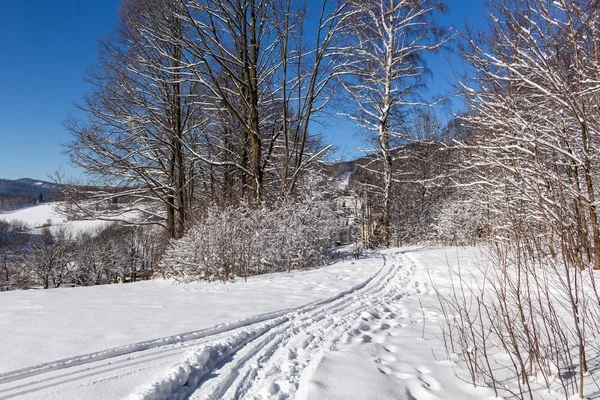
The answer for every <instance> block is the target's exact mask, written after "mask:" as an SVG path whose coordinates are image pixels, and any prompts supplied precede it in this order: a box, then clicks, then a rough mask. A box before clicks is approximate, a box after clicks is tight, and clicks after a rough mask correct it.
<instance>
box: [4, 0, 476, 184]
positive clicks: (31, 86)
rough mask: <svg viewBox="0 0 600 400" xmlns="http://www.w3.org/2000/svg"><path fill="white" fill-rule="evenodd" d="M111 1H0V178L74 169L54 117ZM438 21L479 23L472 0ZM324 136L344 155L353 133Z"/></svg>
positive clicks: (108, 25)
mask: <svg viewBox="0 0 600 400" xmlns="http://www.w3.org/2000/svg"><path fill="white" fill-rule="evenodd" d="M118 3H119V1H118V0H28V1H4V0H3V1H0V18H1V20H0V21H1V22H0V178H8V179H17V178H23V177H29V178H34V179H47V177H48V175H50V174H52V173H53V172H54V171H56V170H57V169H58V168H59V167H62V169H63V171H64V172H66V174H67V175H68V176H73V177H75V178H80V177H81V171H79V170H75V169H73V168H72V167H71V166H70V165H69V164H68V158H67V156H66V155H64V154H63V153H62V151H63V148H62V146H61V144H62V143H65V142H67V141H68V140H69V135H68V134H67V132H66V130H65V129H64V127H63V126H62V121H63V120H64V118H65V117H66V116H67V115H68V114H69V113H71V112H73V111H74V110H75V107H74V105H73V103H74V102H79V101H80V99H81V98H82V95H83V94H84V93H85V92H86V91H87V89H88V88H87V86H86V84H85V82H84V80H83V76H84V75H85V72H86V70H87V69H88V68H89V67H90V66H91V65H93V64H94V63H95V62H96V60H97V56H96V55H97V42H98V39H99V38H100V37H102V36H107V35H109V34H110V32H111V30H112V29H113V28H114V26H115V24H116V19H117V8H118ZM447 4H448V5H449V7H450V13H449V14H448V15H446V16H444V17H443V18H442V19H441V21H440V22H441V23H442V24H445V25H455V26H457V27H458V28H462V27H463V26H464V23H465V22H467V23H469V24H475V25H480V24H481V23H482V13H483V8H482V6H481V3H480V0H448V1H447ZM429 67H430V69H431V70H432V72H433V74H434V77H433V80H432V81H431V82H430V87H431V89H430V91H429V95H432V96H433V95H435V94H438V93H440V94H441V93H444V92H447V91H448V90H449V85H448V84H447V82H446V81H447V79H451V78H452V73H451V72H450V66H449V65H448V63H447V61H446V57H445V56H442V55H440V56H435V57H433V58H432V59H431V60H430V61H429ZM323 131H324V133H325V138H326V139H328V140H329V141H331V142H332V143H334V144H335V145H337V146H338V148H339V150H340V152H341V153H342V154H346V155H353V154H356V146H357V145H358V139H357V138H356V137H355V129H354V128H353V126H352V124H350V123H347V122H339V123H331V124H329V126H327V127H326V128H323Z"/></svg>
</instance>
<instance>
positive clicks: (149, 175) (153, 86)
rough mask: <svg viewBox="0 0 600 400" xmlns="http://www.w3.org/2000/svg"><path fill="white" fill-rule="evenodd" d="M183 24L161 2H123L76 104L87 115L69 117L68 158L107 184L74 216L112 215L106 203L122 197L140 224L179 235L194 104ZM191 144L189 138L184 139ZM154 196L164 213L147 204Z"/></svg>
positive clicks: (188, 185)
mask: <svg viewBox="0 0 600 400" xmlns="http://www.w3.org/2000/svg"><path fill="white" fill-rule="evenodd" d="M183 29H184V28H183V23H182V21H181V20H180V19H179V18H178V16H177V15H176V13H175V12H174V7H173V5H172V3H171V2H169V1H165V0H127V1H124V2H122V4H121V9H120V26H119V29H118V31H117V32H116V33H115V35H114V37H112V38H111V39H110V40H105V41H103V42H102V43H101V51H100V65H99V67H98V68H96V69H95V70H93V71H92V72H91V73H90V74H89V81H90V83H91V84H92V86H93V88H94V91H93V93H92V94H91V95H89V96H87V97H86V98H85V102H84V104H83V105H82V106H81V107H80V108H81V109H82V110H83V111H84V113H85V115H86V117H87V119H88V121H87V122H86V123H84V122H81V121H79V120H77V119H75V118H70V119H69V120H67V122H66V126H67V128H68V129H69V130H70V132H71V133H72V136H73V141H72V143H70V145H69V151H70V154H71V160H72V161H73V163H74V164H76V165H79V166H80V167H82V168H84V169H85V170H86V171H87V173H88V174H90V175H91V176H92V178H93V179H94V180H95V181H96V182H99V183H101V184H103V185H105V186H106V187H111V188H118V189H117V190H100V191H95V192H93V193H88V196H87V198H86V200H87V201H85V202H77V203H74V205H75V207H73V208H71V210H69V211H70V212H71V213H73V214H75V215H76V216H77V217H90V218H99V217H100V218H109V219H113V220H114V219H117V218H118V217H119V216H120V214H119V211H120V210H116V211H115V210H114V209H113V208H111V207H108V205H110V204H112V203H118V200H119V199H123V198H126V199H128V202H129V208H130V209H131V208H135V209H137V210H138V211H139V212H140V213H141V214H142V215H144V217H145V218H144V222H145V223H160V224H163V225H164V226H165V228H166V229H167V230H168V231H169V233H170V235H171V236H172V237H179V236H181V235H182V233H183V230H184V227H185V223H186V220H187V218H188V217H189V215H188V214H189V209H190V201H191V198H190V193H191V192H192V191H193V187H192V186H193V183H194V181H193V179H192V177H191V176H190V170H192V168H193V166H192V165H190V163H191V161H190V160H189V158H188V157H187V156H186V148H185V146H184V143H188V146H191V147H192V148H193V146H194V145H195V144H194V143H193V139H194V138H195V130H196V129H197V127H198V121H201V120H202V119H201V118H200V117H198V109H197V106H195V105H193V104H192V103H191V102H190V101H189V98H190V92H191V88H190V85H189V84H188V83H186V80H185V79H184V76H185V70H184V65H183V62H182V60H183V58H184V56H183V53H184V49H182V47H181V43H180V41H178V40H177V39H178V38H180V37H181V36H182V35H183ZM190 142H191V144H190ZM148 200H152V201H157V202H159V203H160V204H162V206H163V210H164V211H162V212H161V211H160V210H157V209H155V208H153V207H152V205H151V204H150V205H149V204H147V201H148Z"/></svg>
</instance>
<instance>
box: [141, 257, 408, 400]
mask: <svg viewBox="0 0 600 400" xmlns="http://www.w3.org/2000/svg"><path fill="white" fill-rule="evenodd" d="M388 257H391V260H389V261H388V260H385V256H384V261H385V262H384V265H383V267H382V268H381V269H380V270H379V272H378V273H377V274H375V275H374V276H373V277H372V278H371V279H369V280H367V281H366V282H364V283H363V284H361V285H359V286H357V287H355V288H353V289H352V290H349V291H346V292H343V293H341V294H340V295H338V296H335V297H333V298H330V299H327V300H325V301H321V302H316V303H313V304H310V305H307V306H305V307H301V308H299V309H297V310H293V311H290V312H288V313H286V314H285V315H282V316H281V317H277V318H274V319H272V320H270V321H267V322H264V323H263V324H260V325H259V326H257V327H255V328H253V329H252V330H247V331H245V332H244V333H243V334H236V335H233V336H231V337H228V338H226V339H224V340H222V341H217V342H214V343H210V344H207V345H206V346H203V347H202V348H201V349H199V350H198V351H197V352H196V353H194V354H191V355H190V356H189V357H188V359H187V360H186V361H185V362H184V363H183V364H181V365H178V366H177V367H175V368H173V369H172V370H171V371H169V372H168V373H166V374H164V375H163V376H161V377H159V378H158V379H157V380H156V381H155V382H154V383H153V385H151V386H150V387H147V388H142V389H140V390H139V391H138V393H137V395H135V396H132V398H139V399H154V398H157V399H158V398H173V399H185V398H190V399H239V398H263V399H266V398H294V397H296V396H301V395H302V392H301V391H302V384H301V383H302V382H303V380H306V378H307V377H308V376H310V372H311V370H312V369H313V368H315V367H316V366H317V365H318V361H319V359H320V358H321V357H322V356H323V355H324V354H326V353H327V352H329V351H331V350H333V349H335V348H336V345H337V343H338V342H339V341H340V340H341V339H342V338H343V337H345V335H347V332H349V331H351V330H352V327H353V326H355V325H356V323H357V322H360V321H371V320H372V319H373V315H372V310H375V309H377V308H382V310H384V315H383V316H382V317H381V318H379V319H380V320H379V321H378V322H377V324H376V325H375V326H371V325H369V326H367V325H364V326H362V327H361V326H359V327H358V328H357V329H354V331H355V333H358V332H361V331H367V330H371V329H375V330H377V329H379V330H384V329H387V328H389V327H390V325H388V323H387V322H388V321H391V320H393V319H394V318H395V315H394V314H393V312H391V311H390V310H389V309H386V306H385V305H386V304H387V303H389V302H392V301H394V300H396V299H398V298H400V297H402V296H403V293H404V291H405V287H406V284H407V283H408V282H409V280H410V278H411V277H412V274H413V271H414V264H411V263H406V262H400V259H402V258H403V256H402V255H401V254H400V253H397V254H392V255H391V256H388ZM386 310H387V311H386ZM367 337H368V336H367V335H365V336H364V338H365V340H368V339H366V338H367ZM169 396H170V397H169Z"/></svg>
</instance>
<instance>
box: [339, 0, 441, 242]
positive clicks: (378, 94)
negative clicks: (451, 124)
mask: <svg viewBox="0 0 600 400" xmlns="http://www.w3.org/2000/svg"><path fill="white" fill-rule="evenodd" d="M349 9H351V10H352V11H353V12H354V15H353V18H352V21H351V22H350V23H349V24H348V25H347V28H348V32H347V36H346V37H345V38H346V40H347V44H346V49H345V52H344V56H343V62H342V65H341V66H340V74H341V76H342V79H341V83H342V85H343V87H344V89H345V91H346V93H347V95H348V98H349V99H350V100H351V101H352V102H353V103H354V105H355V106H356V110H355V111H354V112H351V113H348V116H349V117H350V118H351V119H353V120H354V121H356V122H357V124H358V125H359V126H361V127H362V128H364V129H365V130H366V131H367V132H371V133H374V134H375V135H376V143H377V147H378V150H379V151H380V153H381V157H382V159H383V163H382V166H383V168H382V171H381V173H382V175H383V187H382V189H381V194H382V203H383V205H382V215H381V239H380V245H381V246H383V247H388V246H389V245H390V208H391V201H392V199H391V193H392V184H393V162H394V155H393V152H392V149H393V147H394V140H398V139H402V138H403V135H402V127H403V125H406V123H407V119H408V113H409V112H410V111H411V108H412V107H414V106H416V105H421V104H423V102H422V101H420V100H419V97H418V96H417V95H418V91H419V89H420V88H422V86H423V83H424V78H425V76H426V74H427V72H428V71H427V68H426V66H425V64H424V59H423V57H424V56H425V54H426V53H427V52H432V51H437V50H438V49H440V48H441V47H442V45H443V44H444V43H445V42H446V40H447V36H445V34H444V32H443V31H442V30H441V29H440V28H439V27H438V26H437V24H436V22H435V20H434V18H435V15H436V13H438V12H444V11H445V10H446V7H445V6H444V5H443V4H442V3H439V2H437V1H413V0H377V1H363V0H352V1H350V5H349ZM404 139H406V138H404Z"/></svg>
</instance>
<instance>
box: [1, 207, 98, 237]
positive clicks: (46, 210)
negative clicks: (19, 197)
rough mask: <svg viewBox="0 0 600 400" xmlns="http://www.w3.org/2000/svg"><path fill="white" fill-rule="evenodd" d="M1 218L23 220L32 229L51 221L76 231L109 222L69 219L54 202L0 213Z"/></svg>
mask: <svg viewBox="0 0 600 400" xmlns="http://www.w3.org/2000/svg"><path fill="white" fill-rule="evenodd" d="M0 220H4V221H7V222H11V221H22V222H24V223H26V224H27V226H28V227H29V228H31V229H34V228H40V227H42V226H44V225H45V224H47V223H48V222H50V225H51V226H52V227H54V228H57V227H61V226H62V227H68V228H70V229H72V230H73V231H74V232H75V233H79V232H84V231H87V230H91V229H95V228H100V227H102V226H105V225H106V224H107V223H108V222H105V221H99V220H93V221H68V220H67V218H66V217H65V216H63V215H61V214H59V213H58V211H56V209H55V204H54V203H46V204H38V205H35V206H32V207H27V208H21V209H19V210H15V211H10V212H5V213H0Z"/></svg>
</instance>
